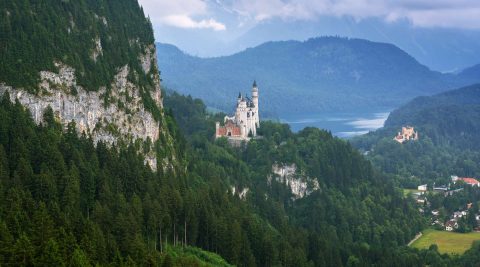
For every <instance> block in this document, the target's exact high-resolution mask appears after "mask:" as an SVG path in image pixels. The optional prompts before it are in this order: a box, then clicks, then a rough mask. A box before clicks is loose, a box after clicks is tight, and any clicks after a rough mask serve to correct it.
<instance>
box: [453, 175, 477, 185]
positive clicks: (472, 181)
mask: <svg viewBox="0 0 480 267" xmlns="http://www.w3.org/2000/svg"><path fill="white" fill-rule="evenodd" d="M459 181H462V182H464V183H466V184H468V185H470V186H477V187H480V182H479V181H478V180H477V179H475V178H469V177H458V176H456V175H452V182H453V183H454V184H456V183H457V182H459Z"/></svg>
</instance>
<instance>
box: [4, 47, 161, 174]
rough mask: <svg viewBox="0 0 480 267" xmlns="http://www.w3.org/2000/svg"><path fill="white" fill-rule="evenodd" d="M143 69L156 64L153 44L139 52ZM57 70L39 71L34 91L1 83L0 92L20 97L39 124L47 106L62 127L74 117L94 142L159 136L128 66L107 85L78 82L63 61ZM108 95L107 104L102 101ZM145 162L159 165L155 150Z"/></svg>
mask: <svg viewBox="0 0 480 267" xmlns="http://www.w3.org/2000/svg"><path fill="white" fill-rule="evenodd" d="M140 60H141V64H142V67H143V70H144V71H145V73H146V74H148V73H150V70H151V64H156V56H155V47H154V46H153V45H152V46H149V47H147V48H146V49H145V54H143V55H141V56H140ZM55 65H56V67H57V68H58V70H59V71H58V73H55V72H50V71H41V72H40V84H39V86H38V87H39V91H38V93H37V94H31V93H28V92H26V91H25V90H22V89H21V88H13V87H11V86H8V85H6V84H0V95H3V94H4V93H5V92H7V91H8V92H9V94H10V98H11V100H12V101H15V99H18V100H19V102H20V103H21V104H22V105H24V106H25V107H27V108H28V109H29V110H30V112H31V113H32V116H33V119H34V120H35V122H36V123H37V124H39V123H41V121H42V119H43V113H44V111H45V109H46V108H47V107H48V106H50V107H51V108H52V109H53V111H54V114H55V116H56V118H57V119H58V120H59V121H60V122H61V123H62V124H64V125H67V124H68V123H70V122H72V121H74V122H75V123H76V127H77V130H78V132H79V133H82V132H85V133H86V134H89V135H91V136H92V138H93V140H94V141H95V143H96V142H98V141H104V142H106V143H109V144H112V143H115V142H117V141H119V140H125V141H127V142H128V141H132V140H136V139H141V140H144V141H146V140H147V139H149V140H150V141H151V143H153V142H155V141H156V140H158V139H159V136H160V127H159V126H160V123H159V122H158V121H156V120H155V119H154V117H153V115H152V114H151V113H150V112H149V111H147V110H146V109H145V107H144V104H143V100H142V96H141V95H140V88H138V86H137V85H135V84H133V83H132V82H131V81H129V80H128V78H127V77H128V75H129V74H130V71H131V70H130V68H129V67H128V65H125V66H122V67H120V68H118V72H117V74H116V75H115V77H114V79H113V81H112V82H111V85H110V89H109V90H108V91H107V88H106V87H101V88H98V90H95V91H92V90H85V88H83V87H82V86H80V85H79V84H77V79H76V73H75V69H73V68H71V67H70V66H67V65H65V64H63V63H61V62H55ZM151 75H154V77H153V78H154V79H153V80H154V81H155V88H154V90H152V91H151V92H150V93H151V97H152V99H153V100H154V101H155V103H156V104H157V106H158V107H159V108H162V97H161V90H160V78H159V75H158V74H155V73H153V72H152V74H151ZM106 98H108V99H109V101H108V103H106V102H105V99H106ZM145 158H146V163H148V164H149V165H150V166H151V167H152V169H156V168H157V160H156V157H155V153H154V152H153V150H151V152H149V153H148V154H147V155H145Z"/></svg>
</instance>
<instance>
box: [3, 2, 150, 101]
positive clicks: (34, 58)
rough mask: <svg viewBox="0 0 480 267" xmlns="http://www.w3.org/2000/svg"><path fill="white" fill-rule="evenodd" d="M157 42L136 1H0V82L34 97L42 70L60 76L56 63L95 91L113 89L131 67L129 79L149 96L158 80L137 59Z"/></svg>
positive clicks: (82, 84) (85, 86) (81, 83)
mask: <svg viewBox="0 0 480 267" xmlns="http://www.w3.org/2000/svg"><path fill="white" fill-rule="evenodd" d="M97 40H98V41H99V44H100V46H101V50H99V51H96V52H97V54H98V56H97V57H93V56H92V55H93V53H94V51H95V50H96V49H98V48H97V47H96V45H97ZM153 42H154V38H153V31H152V27H151V24H150V21H149V20H147V19H146V18H145V15H144V13H143V10H142V9H141V7H140V6H139V5H138V2H137V1H136V0H116V1H108V0H101V1H98V0H77V1H58V0H40V1H38V0H34V1H33V0H28V1H1V2H0V60H1V62H2V64H0V82H1V83H5V84H7V85H9V86H13V87H16V88H24V89H25V90H27V91H29V92H37V91H38V82H39V78H40V76H39V72H40V71H56V67H55V65H54V63H55V62H62V63H63V64H67V65H69V66H71V67H73V68H74V69H75V70H76V74H77V81H78V83H79V85H81V86H83V87H84V88H85V89H86V90H93V91H96V90H98V89H99V87H102V86H105V87H107V89H108V87H109V86H110V84H111V82H112V80H113V77H114V75H115V74H117V72H118V68H120V67H123V66H125V65H127V64H128V66H129V67H130V68H131V70H132V73H133V72H135V75H130V77H129V79H130V80H132V81H133V82H134V83H135V84H137V85H140V87H141V89H142V90H146V91H147V92H148V90H149V89H150V88H151V87H152V84H153V80H152V77H151V76H150V75H146V74H145V73H144V72H143V70H142V66H141V63H140V60H139V58H138V57H139V55H140V54H141V53H144V49H145V48H146V47H147V46H149V45H153ZM151 71H152V73H156V72H157V66H156V65H155V64H152V70H151ZM147 95H148V94H145V96H147ZM147 101H148V100H147Z"/></svg>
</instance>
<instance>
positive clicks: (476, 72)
mask: <svg viewBox="0 0 480 267" xmlns="http://www.w3.org/2000/svg"><path fill="white" fill-rule="evenodd" d="M458 76H460V77H462V78H464V79H467V80H473V79H478V77H480V64H477V65H475V66H472V67H469V68H466V69H464V70H463V71H462V72H460V73H459V74H458Z"/></svg>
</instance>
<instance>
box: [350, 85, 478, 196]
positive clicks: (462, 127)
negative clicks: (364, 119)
mask: <svg viewBox="0 0 480 267" xmlns="http://www.w3.org/2000/svg"><path fill="white" fill-rule="evenodd" d="M405 125H411V126H414V127H415V130H416V131H418V133H419V136H420V138H419V141H415V142H407V143H405V144H398V143H397V142H396V141H394V140H393V137H394V136H395V134H396V133H397V132H398V131H400V130H401V127H402V126H405ZM479 133H480V85H478V84H476V85H471V86H467V87H463V88H459V89H455V90H451V91H447V92H444V93H441V94H437V95H433V96H429V97H418V98H415V99H414V100H412V101H411V102H409V103H408V104H406V105H404V106H402V107H400V108H398V109H396V110H394V111H393V112H392V113H391V114H390V116H389V117H388V119H387V120H386V122H385V126H384V127H383V128H381V129H379V130H377V131H375V132H371V133H368V134H366V135H364V136H360V137H356V138H354V139H352V140H351V142H352V144H353V145H354V146H356V147H357V148H360V149H362V150H364V151H370V153H369V155H368V156H369V158H370V159H371V160H372V161H373V163H374V165H376V166H377V167H379V168H380V169H382V170H383V171H385V172H388V173H393V174H397V175H400V176H401V177H403V178H407V181H404V182H405V183H406V184H407V186H409V187H410V186H412V185H415V182H414V183H410V182H411V181H409V178H408V177H411V178H414V176H415V177H417V178H415V179H418V180H417V181H416V183H420V182H434V181H436V182H437V183H440V182H444V183H448V181H449V179H450V178H449V177H450V175H454V174H456V175H460V176H468V177H478V176H479V175H480V165H479V164H478V162H479V161H480V153H479V152H478V149H479V148H480V144H479V142H478V140H480V134H479ZM412 175H413V176H412Z"/></svg>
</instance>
